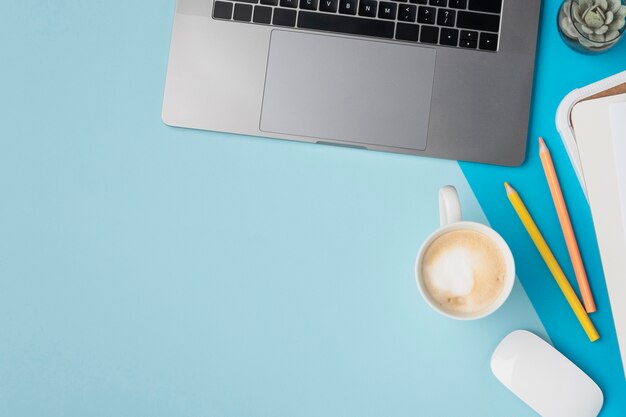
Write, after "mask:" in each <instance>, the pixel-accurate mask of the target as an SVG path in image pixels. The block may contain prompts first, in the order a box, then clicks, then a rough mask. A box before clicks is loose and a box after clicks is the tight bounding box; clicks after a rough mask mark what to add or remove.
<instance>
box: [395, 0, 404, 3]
mask: <svg viewBox="0 0 626 417" xmlns="http://www.w3.org/2000/svg"><path fill="white" fill-rule="evenodd" d="M393 1H397V2H402V3H406V0H393Z"/></svg>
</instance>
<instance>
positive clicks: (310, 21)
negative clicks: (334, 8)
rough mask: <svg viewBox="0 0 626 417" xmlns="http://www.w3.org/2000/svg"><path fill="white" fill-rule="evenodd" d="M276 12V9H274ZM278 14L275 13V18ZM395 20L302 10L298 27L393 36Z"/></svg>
mask: <svg viewBox="0 0 626 417" xmlns="http://www.w3.org/2000/svg"><path fill="white" fill-rule="evenodd" d="M274 13H276V11H274ZM275 18H276V15H274V19H275ZM394 26H395V24H394V22H389V21H384V20H376V19H363V18H360V17H349V16H341V15H333V14H325V13H315V12H307V11H301V12H300V13H299V14H298V27H299V28H303V29H313V30H324V31H328V32H340V33H349V34H352V35H366V36H376V37H378V38H389V39H391V38H393V32H394Z"/></svg>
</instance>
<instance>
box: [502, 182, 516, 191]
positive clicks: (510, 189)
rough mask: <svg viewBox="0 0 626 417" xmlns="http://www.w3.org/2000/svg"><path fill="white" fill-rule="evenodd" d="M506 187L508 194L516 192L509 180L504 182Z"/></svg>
mask: <svg viewBox="0 0 626 417" xmlns="http://www.w3.org/2000/svg"><path fill="white" fill-rule="evenodd" d="M504 188H505V189H506V193H507V194H511V193H513V192H515V189H514V188H513V187H511V184H509V183H508V182H506V181H505V182H504Z"/></svg>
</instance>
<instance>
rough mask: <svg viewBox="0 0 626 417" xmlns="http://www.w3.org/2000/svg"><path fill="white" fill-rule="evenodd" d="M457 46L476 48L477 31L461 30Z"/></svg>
mask: <svg viewBox="0 0 626 417" xmlns="http://www.w3.org/2000/svg"><path fill="white" fill-rule="evenodd" d="M459 46H460V47H461V48H471V49H476V47H477V46H478V32H474V31H471V30H462V31H461V33H460V36H459Z"/></svg>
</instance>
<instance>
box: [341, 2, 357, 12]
mask: <svg viewBox="0 0 626 417" xmlns="http://www.w3.org/2000/svg"><path fill="white" fill-rule="evenodd" d="M357 1H358V0H339V13H342V14H352V15H355V14H356V11H357V5H356V3H357Z"/></svg>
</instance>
